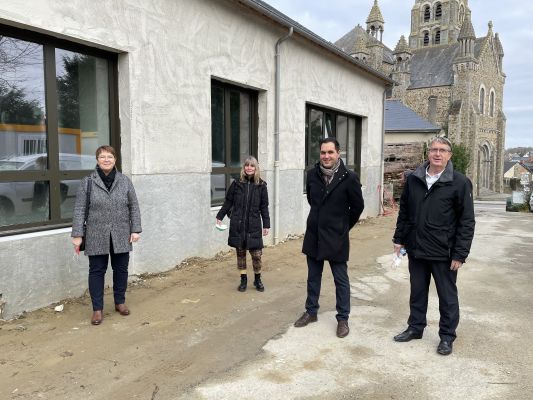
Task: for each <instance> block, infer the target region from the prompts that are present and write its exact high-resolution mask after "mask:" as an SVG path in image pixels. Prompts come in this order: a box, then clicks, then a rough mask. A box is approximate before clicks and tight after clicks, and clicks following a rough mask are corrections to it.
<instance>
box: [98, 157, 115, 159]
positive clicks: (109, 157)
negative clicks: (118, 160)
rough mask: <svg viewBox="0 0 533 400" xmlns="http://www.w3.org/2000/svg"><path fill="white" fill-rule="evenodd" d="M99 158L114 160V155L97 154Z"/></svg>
mask: <svg viewBox="0 0 533 400" xmlns="http://www.w3.org/2000/svg"><path fill="white" fill-rule="evenodd" d="M98 159H99V160H114V159H115V156H98Z"/></svg>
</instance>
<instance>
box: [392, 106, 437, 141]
mask: <svg viewBox="0 0 533 400" xmlns="http://www.w3.org/2000/svg"><path fill="white" fill-rule="evenodd" d="M385 131H386V132H435V133H437V132H439V131H440V128H439V127H437V126H435V125H433V124H432V123H431V122H429V121H428V120H426V119H424V118H422V117H421V116H420V115H418V114H417V113H415V112H414V111H413V110H411V109H410V108H409V107H407V106H406V105H404V104H402V103H401V102H400V100H387V101H386V102H385Z"/></svg>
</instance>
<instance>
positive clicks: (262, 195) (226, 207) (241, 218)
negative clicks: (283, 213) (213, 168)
mask: <svg viewBox="0 0 533 400" xmlns="http://www.w3.org/2000/svg"><path fill="white" fill-rule="evenodd" d="M229 214H231V215H229ZM226 215H228V216H229V217H230V220H231V222H230V228H229V236H228V245H229V246H231V247H235V249H236V252H237V268H238V269H239V271H240V274H241V283H240V285H239V287H238V290H239V291H240V292H244V291H245V290H246V285H247V283H248V277H247V275H246V250H248V251H249V252H250V255H251V256H252V264H253V268H254V274H255V280H254V286H255V288H256V289H257V290H258V291H260V292H262V291H264V290H265V287H264V285H263V282H261V255H262V249H263V236H266V235H268V232H269V229H270V216H269V214H268V192H267V184H266V182H265V181H263V180H262V179H261V172H260V170H259V164H258V162H257V160H256V159H255V158H254V157H251V156H250V157H248V158H247V159H246V160H244V163H243V166H242V169H241V175H240V178H239V180H238V181H233V182H232V183H231V185H230V187H229V189H228V192H227V193H226V199H225V201H224V204H223V205H222V208H221V209H220V211H219V212H218V214H217V216H216V223H217V225H220V224H221V223H222V220H223V219H224V217H225V216H226ZM261 221H262V222H261Z"/></svg>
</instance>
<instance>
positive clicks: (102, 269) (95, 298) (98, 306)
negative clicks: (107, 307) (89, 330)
mask: <svg viewBox="0 0 533 400" xmlns="http://www.w3.org/2000/svg"><path fill="white" fill-rule="evenodd" d="M109 256H111V268H113V297H114V300H115V304H123V303H124V302H125V301H126V288H127V286H128V264H129V261H130V253H118V254H115V253H114V252H113V247H112V246H111V254H102V255H98V256H89V293H90V295H91V301H92V303H93V311H97V310H103V309H104V280H105V273H106V271H107V263H108V260H109Z"/></svg>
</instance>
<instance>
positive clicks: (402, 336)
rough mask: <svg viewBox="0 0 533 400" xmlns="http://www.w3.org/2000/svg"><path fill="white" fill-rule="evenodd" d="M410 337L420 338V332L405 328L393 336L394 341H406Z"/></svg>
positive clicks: (410, 338)
mask: <svg viewBox="0 0 533 400" xmlns="http://www.w3.org/2000/svg"><path fill="white" fill-rule="evenodd" d="M412 339H422V333H419V332H416V331H415V330H413V329H411V328H407V329H406V330H405V331H403V332H402V333H400V334H398V335H396V336H394V340H395V341H396V342H408V341H410V340H412Z"/></svg>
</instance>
